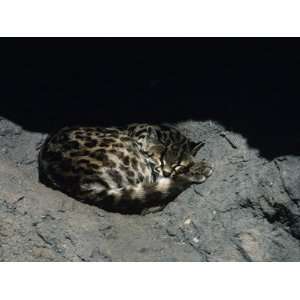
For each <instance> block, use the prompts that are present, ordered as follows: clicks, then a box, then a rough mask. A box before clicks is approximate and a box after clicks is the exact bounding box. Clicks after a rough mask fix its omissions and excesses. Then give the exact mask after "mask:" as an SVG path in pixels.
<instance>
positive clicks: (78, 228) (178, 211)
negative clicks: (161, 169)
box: [0, 119, 300, 261]
mask: <svg viewBox="0 0 300 300" xmlns="http://www.w3.org/2000/svg"><path fill="white" fill-rule="evenodd" d="M178 127H179V128H180V129H181V130H182V131H183V132H184V133H185V134H187V135H188V136H189V137H191V138H192V139H193V140H195V141H197V140H203V141H205V142H206V146H205V147H204V148H203V149H202V150H201V151H200V153H199V154H198V155H199V159H200V158H206V159H207V160H209V161H212V162H213V163H214V164H215V167H216V169H215V172H214V173H213V175H212V176H211V177H210V178H209V179H208V180H207V181H206V182H205V183H203V184H201V185H194V186H192V187H190V188H189V189H188V190H186V191H185V192H184V193H182V194H181V195H180V196H179V197H178V198H177V199H176V200H175V201H173V202H171V203H170V204H169V205H168V206H167V207H166V208H165V209H164V210H163V211H161V212H158V213H154V214H149V215H147V216H137V215H133V216H128V215H120V214H117V213H108V212H106V211H103V210H101V209H99V208H97V207H93V206H89V205H85V204H82V203H80V202H78V201H76V200H74V199H72V198H70V197H68V196H66V195H64V194H62V193H60V192H58V191H53V190H51V189H49V188H47V187H45V186H43V185H42V184H40V183H39V182H38V173H37V153H38V149H39V147H40V145H41V143H42V142H43V140H44V139H45V137H46V136H45V135H44V134H41V133H33V132H28V131H26V130H23V129H22V128H21V127H19V126H17V125H15V124H13V123H11V122H10V121H7V120H5V119H0V145H1V148H0V162H1V163H0V260H1V261H299V260H300V244H299V239H300V210H299V201H300V157H295V156H285V157H278V158H276V159H274V160H271V161H269V160H267V159H265V158H263V157H261V156H260V153H259V151H258V150H257V149H253V148H251V147H249V146H248V145H247V139H246V137H243V136H242V135H239V134H236V133H234V132H230V131H225V129H224V128H223V127H222V126H221V125H219V124H217V123H215V122H212V121H205V122H195V121H187V122H183V123H179V124H178Z"/></svg>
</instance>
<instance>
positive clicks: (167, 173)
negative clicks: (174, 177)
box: [163, 170, 172, 177]
mask: <svg viewBox="0 0 300 300" xmlns="http://www.w3.org/2000/svg"><path fill="white" fill-rule="evenodd" d="M171 174H172V173H171V171H168V170H163V175H164V177H170V176H171Z"/></svg>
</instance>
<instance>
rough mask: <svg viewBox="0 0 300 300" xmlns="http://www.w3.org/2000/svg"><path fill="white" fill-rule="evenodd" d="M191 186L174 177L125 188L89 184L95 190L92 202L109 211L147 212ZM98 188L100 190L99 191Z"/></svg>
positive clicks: (160, 207) (162, 205)
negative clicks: (100, 188) (175, 179)
mask: <svg viewBox="0 0 300 300" xmlns="http://www.w3.org/2000/svg"><path fill="white" fill-rule="evenodd" d="M188 186H189V183H187V182H179V181H174V180H173V179H172V178H165V177H163V178H159V179H157V181H156V182H155V183H139V184H137V185H133V186H128V187H124V188H116V189H105V190H99V187H97V183H95V184H89V188H88V189H89V190H90V191H91V189H92V190H93V191H94V192H95V193H94V197H92V199H91V200H92V201H91V202H92V203H91V204H94V205H97V206H99V207H101V208H104V209H106V210H108V211H115V212H121V213H127V214H145V213H148V212H152V211H156V210H159V209H162V208H163V207H164V206H165V205H166V204H167V203H168V202H170V201H171V200H173V199H174V198H175V197H176V196H177V195H179V194H180V193H181V192H182V191H183V190H185V189H186V188H187V187H188ZM97 190H98V191H97Z"/></svg>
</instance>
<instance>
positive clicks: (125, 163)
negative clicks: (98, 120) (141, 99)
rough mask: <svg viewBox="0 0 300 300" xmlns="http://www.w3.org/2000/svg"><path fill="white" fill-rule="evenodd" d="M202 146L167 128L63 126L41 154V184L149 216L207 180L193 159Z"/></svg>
mask: <svg viewBox="0 0 300 300" xmlns="http://www.w3.org/2000/svg"><path fill="white" fill-rule="evenodd" d="M202 146H203V143H194V142H192V141H190V140H189V139H188V138H186V137H185V136H184V135H182V134H181V133H180V132H179V131H177V130H176V129H174V128H171V127H166V126H156V125H149V124H132V125H129V126H128V127H127V128H125V129H118V128H101V127H66V128H63V129H61V130H59V131H58V132H56V133H54V134H53V135H51V136H50V137H49V138H48V139H47V140H46V142H45V143H44V145H43V147H42V149H41V151H40V155H39V171H40V180H41V181H42V182H43V183H45V184H46V185H48V186H50V187H52V188H55V189H59V190H61V191H63V192H64V193H66V194H68V195H70V196H72V197H74V198H76V199H79V200H81V201H83V202H86V203H89V204H93V205H97V206H99V207H101V208H104V209H106V210H109V211H118V212H122V213H147V212H151V211H155V210H159V209H162V208H163V207H164V206H165V205H166V204H167V203H168V202H169V201H171V200H172V199H174V197H176V196H177V195H178V194H179V193H181V192H182V191H183V190H184V189H186V188H187V187H188V186H189V185H191V184H193V183H201V182H203V181H205V180H206V178H207V177H209V176H210V175H211V173H212V165H210V164H208V163H206V162H204V161H201V162H194V159H193V157H194V156H195V154H196V153H197V151H198V150H199V149H200V148H201V147H202Z"/></svg>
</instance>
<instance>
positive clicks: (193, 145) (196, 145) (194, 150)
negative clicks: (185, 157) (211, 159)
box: [190, 142, 205, 156]
mask: <svg viewBox="0 0 300 300" xmlns="http://www.w3.org/2000/svg"><path fill="white" fill-rule="evenodd" d="M204 145H205V143H204V142H197V143H195V142H191V143H190V151H191V154H192V155H193V156H196V154H197V153H198V151H199V150H200V149H201V148H202V147H203V146H204Z"/></svg>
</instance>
